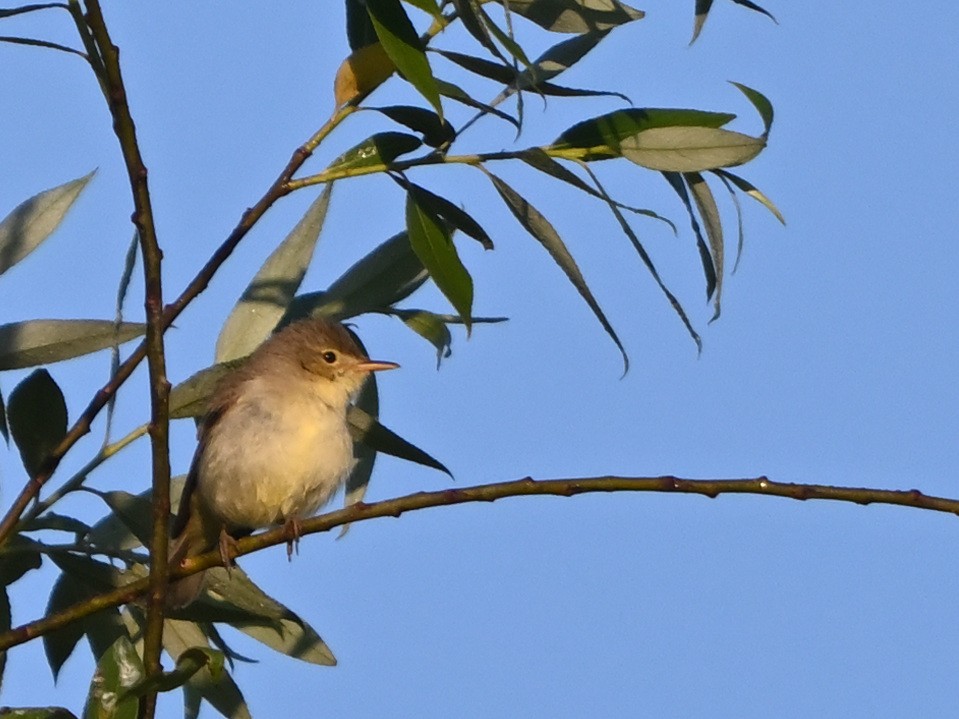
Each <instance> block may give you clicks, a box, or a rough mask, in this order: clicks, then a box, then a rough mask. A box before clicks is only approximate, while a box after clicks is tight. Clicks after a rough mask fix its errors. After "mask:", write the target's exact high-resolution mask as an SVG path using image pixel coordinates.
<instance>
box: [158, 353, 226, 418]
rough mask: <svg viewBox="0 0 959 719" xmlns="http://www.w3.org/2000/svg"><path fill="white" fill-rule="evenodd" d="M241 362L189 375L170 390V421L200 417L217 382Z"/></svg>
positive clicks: (213, 367)
mask: <svg viewBox="0 0 959 719" xmlns="http://www.w3.org/2000/svg"><path fill="white" fill-rule="evenodd" d="M242 361H243V360H232V361H230V362H221V363H219V364H215V365H212V366H210V367H207V368H205V369H202V370H200V371H199V372H197V373H195V374H193V375H191V376H190V377H188V378H187V379H185V380H183V381H182V382H180V383H179V384H178V385H176V386H175V387H174V388H173V389H172V390H170V419H183V418H185V417H202V416H203V415H204V414H206V403H207V399H208V398H209V396H210V395H211V394H212V393H213V390H214V388H216V385H217V382H219V381H220V379H222V378H223V377H225V376H226V375H227V374H229V373H230V372H232V371H233V370H234V369H236V368H237V367H238V366H239V365H240V364H241V363H242Z"/></svg>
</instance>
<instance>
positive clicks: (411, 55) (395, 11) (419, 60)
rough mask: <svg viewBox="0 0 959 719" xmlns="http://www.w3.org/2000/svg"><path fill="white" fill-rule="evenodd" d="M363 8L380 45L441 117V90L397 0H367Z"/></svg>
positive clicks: (414, 30)
mask: <svg viewBox="0 0 959 719" xmlns="http://www.w3.org/2000/svg"><path fill="white" fill-rule="evenodd" d="M366 10H367V12H368V13H369V15H370V19H371V20H372V21H373V29H374V30H375V31H376V36H377V37H378V38H379V39H380V43H381V44H382V45H383V49H384V50H385V51H386V54H387V55H388V56H389V58H390V60H392V61H393V64H394V65H396V68H397V70H399V71H400V72H401V73H402V75H403V77H404V78H406V80H407V81H408V82H409V83H410V84H411V85H413V87H415V88H416V90H417V92H419V93H420V94H421V95H422V96H423V97H424V98H426V101H427V102H429V103H430V105H432V106H433V109H435V110H436V114H437V115H439V116H440V117H443V106H442V105H441V104H440V94H439V90H438V89H437V87H436V80H435V79H434V78H433V71H432V70H431V69H430V63H429V60H427V59H426V53H425V52H424V51H423V46H422V44H421V43H420V39H419V36H418V35H417V34H416V29H415V28H414V27H413V23H411V22H410V19H409V18H408V17H407V15H406V11H405V10H404V9H403V6H402V4H401V3H400V0H366Z"/></svg>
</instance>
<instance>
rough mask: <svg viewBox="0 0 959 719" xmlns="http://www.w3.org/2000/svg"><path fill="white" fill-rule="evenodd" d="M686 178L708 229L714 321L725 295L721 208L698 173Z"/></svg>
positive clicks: (691, 173) (692, 173) (720, 309)
mask: <svg viewBox="0 0 959 719" xmlns="http://www.w3.org/2000/svg"><path fill="white" fill-rule="evenodd" d="M683 177H685V178H686V184H687V185H688V186H689V192H690V194H691V195H692V196H693V201H694V202H695V203H696V209H697V210H699V216H700V217H701V218H702V220H703V226H704V227H705V228H706V239H707V240H708V241H709V253H710V257H711V258H712V262H713V268H714V269H715V271H716V288H715V291H714V292H713V297H712V299H713V307H714V312H713V316H712V319H711V320H710V321H713V320H715V319H718V318H719V314H720V312H721V311H722V305H721V302H722V294H723V272H724V269H723V257H724V249H723V225H722V221H721V219H720V217H719V208H718V207H717V206H716V200H715V198H714V197H713V193H712V190H710V189H709V185H707V184H706V180H704V179H703V176H702V175H700V174H699V173H698V172H688V173H686V174H684V175H683Z"/></svg>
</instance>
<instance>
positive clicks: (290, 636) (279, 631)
mask: <svg viewBox="0 0 959 719" xmlns="http://www.w3.org/2000/svg"><path fill="white" fill-rule="evenodd" d="M207 586H208V588H209V591H210V594H211V596H212V598H209V597H208V598H206V599H204V602H207V603H215V602H216V601H217V600H216V597H217V596H220V597H223V600H224V601H225V602H226V603H228V604H230V605H233V606H235V607H237V608H239V609H241V610H244V611H245V612H247V613H250V614H252V615H255V616H258V617H260V619H259V620H254V619H240V620H236V621H232V622H230V625H231V626H233V627H234V628H235V629H238V630H240V631H241V632H243V633H244V634H246V635H247V636H250V637H252V638H253V639H256V640H257V641H258V642H261V643H262V644H265V645H266V646H268V647H270V648H271V649H274V650H276V651H278V652H280V653H281V654H285V655H287V656H289V657H293V658H294V659H299V660H301V661H304V662H309V663H310V664H319V665H321V666H335V665H336V657H334V656H333V652H331V651H330V648H329V647H328V646H327V645H326V643H325V642H324V641H323V639H322V638H321V637H320V635H319V634H317V633H316V630H314V629H313V627H311V626H310V625H309V624H307V623H306V622H305V621H303V620H302V619H301V618H300V617H299V616H297V615H296V614H295V613H294V612H292V611H291V610H290V609H288V608H287V607H285V606H283V605H282V604H280V603H279V602H278V601H276V600H275V599H274V598H273V597H271V596H269V595H268V594H266V593H265V592H264V591H263V590H262V589H260V588H259V587H258V586H256V585H255V584H254V583H253V582H252V581H251V580H250V578H249V577H248V576H247V575H246V573H245V572H243V571H242V570H239V569H233V570H231V573H230V576H227V574H226V572H225V571H223V572H211V573H210V575H209V579H208V585H207Z"/></svg>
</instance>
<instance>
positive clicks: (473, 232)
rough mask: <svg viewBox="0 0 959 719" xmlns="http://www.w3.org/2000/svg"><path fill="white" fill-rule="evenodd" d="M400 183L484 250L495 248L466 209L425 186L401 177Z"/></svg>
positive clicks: (487, 235) (420, 201)
mask: <svg viewBox="0 0 959 719" xmlns="http://www.w3.org/2000/svg"><path fill="white" fill-rule="evenodd" d="M400 183H401V184H402V185H403V187H405V188H406V191H407V192H410V193H412V194H413V195H414V196H415V198H416V202H417V203H419V204H420V205H422V206H423V207H425V208H427V209H428V210H429V211H430V212H432V213H433V214H435V215H436V216H438V217H440V218H441V219H443V220H444V221H446V222H447V223H448V224H449V225H451V226H452V227H454V228H455V229H457V230H459V231H460V232H462V233H463V234H464V235H468V236H469V237H472V238H473V239H474V240H476V241H477V242H479V243H480V244H481V245H482V246H483V249H484V250H492V249H493V240H492V238H490V236H489V234H488V233H487V232H486V230H484V229H483V228H482V227H481V226H480V224H479V223H478V222H477V221H476V220H474V219H473V218H472V216H470V215H469V214H468V213H467V212H466V211H465V210H463V209H462V208H460V207H458V206H457V205H454V204H453V203H452V202H450V201H449V200H447V199H446V198H445V197H440V196H439V195H437V194H435V193H433V192H430V191H429V190H427V189H426V188H425V187H421V186H420V185H417V184H414V183H412V182H408V181H407V180H405V179H401V180H400Z"/></svg>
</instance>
